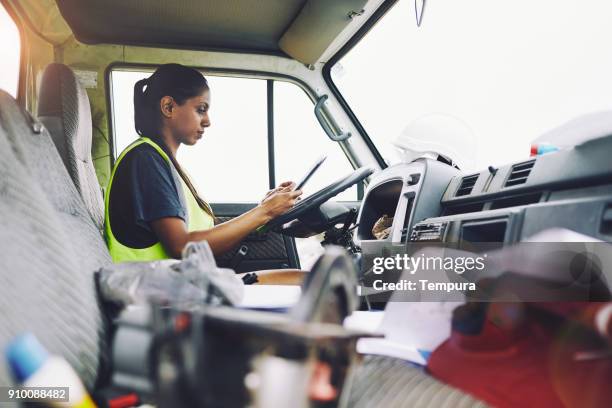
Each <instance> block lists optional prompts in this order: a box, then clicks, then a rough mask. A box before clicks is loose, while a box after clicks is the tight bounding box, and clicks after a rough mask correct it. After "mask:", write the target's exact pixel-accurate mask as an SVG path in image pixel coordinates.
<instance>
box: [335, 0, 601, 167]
mask: <svg viewBox="0 0 612 408" xmlns="http://www.w3.org/2000/svg"><path fill="white" fill-rule="evenodd" d="M611 18H612V2H609V1H603V0H600V1H597V0H588V1H585V0H572V1H569V0H568V1H558V0H539V1H533V0H514V1H491V0H462V1H456V0H435V1H430V2H427V7H426V9H425V10H424V14H423V20H422V24H421V26H420V27H417V25H416V23H415V4H414V0H400V1H398V2H397V4H395V5H394V6H393V7H392V8H391V9H390V10H389V11H388V12H387V14H386V15H385V16H384V17H382V19H381V20H380V21H379V22H378V23H377V24H376V25H375V26H374V27H373V28H372V29H371V31H370V32H369V33H368V34H367V35H366V36H365V37H364V38H362V39H361V41H360V42H359V43H358V44H357V45H356V46H355V47H353V48H352V49H351V50H350V51H349V52H348V53H347V54H346V55H344V56H343V57H342V58H341V59H340V60H339V61H338V62H337V63H336V64H335V65H334V66H333V67H332V70H331V77H332V81H333V82H334V84H335V85H336V87H337V88H338V90H339V91H340V93H341V94H342V96H343V97H344V99H345V100H346V101H347V103H348V104H349V106H350V107H351V109H352V110H353V112H354V113H355V115H356V116H357V118H358V120H359V121H360V122H361V124H362V125H363V127H364V129H365V130H366V132H367V133H368V135H369V136H370V138H371V139H372V141H373V142H374V144H375V145H376V147H377V148H378V149H379V151H380V153H381V154H382V156H383V157H385V159H386V160H387V161H388V162H390V163H393V162H396V161H398V160H400V159H401V157H402V156H400V155H399V154H398V150H397V149H396V148H395V147H394V145H393V142H394V141H395V142H397V139H398V137H399V136H400V135H402V138H403V139H402V138H400V143H399V144H402V140H403V142H404V143H403V144H404V145H406V144H410V143H413V144H414V143H416V144H418V143H422V144H423V147H422V148H421V149H420V150H423V151H427V150H434V149H435V147H436V146H446V147H448V148H449V149H448V151H445V152H443V153H444V154H445V155H449V156H450V155H455V156H458V157H451V158H452V159H453V160H460V161H461V162H462V166H461V167H462V170H464V171H474V170H480V169H482V168H485V167H486V166H488V165H502V164H507V163H510V162H516V161H519V160H523V159H525V158H528V157H529V154H530V147H531V141H533V140H534V139H536V138H538V136H539V135H540V134H542V133H545V132H546V131H548V130H550V129H551V128H554V127H557V126H559V125H561V124H562V123H564V122H567V121H569V120H571V119H573V118H575V117H577V116H579V115H583V114H587V113H592V112H596V111H603V110H610V108H611V106H612V74H611V73H612V53H611V52H610V41H609V39H610V38H612V24H610V21H611ZM417 150H419V149H417Z"/></svg>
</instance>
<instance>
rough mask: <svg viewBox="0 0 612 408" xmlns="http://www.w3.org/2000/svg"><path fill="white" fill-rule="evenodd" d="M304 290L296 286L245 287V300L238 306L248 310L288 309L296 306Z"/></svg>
mask: <svg viewBox="0 0 612 408" xmlns="http://www.w3.org/2000/svg"><path fill="white" fill-rule="evenodd" d="M301 294H302V290H301V288H300V287H299V286H295V285H245V287H244V298H243V299H242V302H240V303H239V304H238V305H237V306H238V307H241V308H246V309H288V308H291V307H292V306H293V305H295V304H296V303H297V302H298V300H299V299H300V296H301Z"/></svg>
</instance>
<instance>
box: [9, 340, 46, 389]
mask: <svg viewBox="0 0 612 408" xmlns="http://www.w3.org/2000/svg"><path fill="white" fill-rule="evenodd" d="M47 358H49V353H48V352H47V350H46V349H45V347H44V346H43V345H42V344H40V342H39V341H38V339H37V338H36V336H34V335H33V334H32V333H26V334H23V335H21V336H18V337H16V338H15V339H14V340H13V341H12V342H11V343H10V344H9V345H8V347H7V348H6V359H7V360H8V363H9V366H10V367H11V371H12V372H13V376H14V377H15V380H17V381H18V382H20V383H22V382H24V381H25V380H26V379H27V378H28V377H30V376H31V375H32V374H34V373H35V372H36V371H37V370H38V369H39V368H40V367H41V366H42V365H43V364H44V363H45V361H46V360H47Z"/></svg>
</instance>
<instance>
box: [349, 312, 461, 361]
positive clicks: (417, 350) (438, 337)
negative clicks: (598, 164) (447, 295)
mask: <svg viewBox="0 0 612 408" xmlns="http://www.w3.org/2000/svg"><path fill="white" fill-rule="evenodd" d="M462 304H463V302H421V303H417V302H393V301H391V302H389V303H388V304H387V308H386V310H385V311H384V312H355V313H353V314H352V315H351V316H349V317H348V318H347V319H346V320H345V321H344V326H345V327H346V328H348V329H355V330H362V331H367V332H372V333H380V334H383V335H384V336H385V337H384V338H364V339H360V340H359V341H358V342H357V352H358V353H361V354H376V355H382V356H388V357H394V358H400V359H402V360H407V361H411V362H414V363H417V364H421V365H425V364H427V357H428V356H429V354H430V353H431V352H432V351H433V350H434V349H435V348H436V347H438V346H439V345H440V344H441V343H442V342H443V341H444V340H446V339H447V338H448V337H449V336H450V333H451V319H452V313H453V310H454V309H455V308H456V307H457V306H459V305H462Z"/></svg>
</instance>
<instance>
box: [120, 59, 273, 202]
mask: <svg viewBox="0 0 612 408" xmlns="http://www.w3.org/2000/svg"><path fill="white" fill-rule="evenodd" d="M149 75H151V72H131V71H123V70H114V71H113V72H112V73H111V90H112V102H113V112H112V118H113V135H114V154H115V158H116V157H117V156H118V155H119V154H120V153H121V152H122V151H123V149H125V147H126V146H127V145H129V144H130V143H131V142H133V141H134V140H135V139H136V138H137V137H138V135H137V134H136V130H135V129H134V105H133V95H134V84H135V83H136V81H138V80H140V79H142V78H144V77H147V76H149ZM206 78H207V80H208V84H209V86H210V89H211V97H210V99H211V104H210V111H209V114H210V121H211V126H210V127H209V128H207V129H206V131H205V133H204V137H203V138H202V140H200V141H199V142H198V143H197V144H196V145H195V146H190V147H188V148H185V147H183V148H181V149H180V150H179V153H178V159H179V161H180V163H181V164H182V165H183V166H184V168H185V169H186V170H187V172H188V173H189V174H190V176H191V179H192V181H193V183H194V184H195V185H196V188H197V189H198V191H199V192H200V194H202V196H203V197H204V198H205V199H206V200H207V201H209V202H211V203H218V202H225V203H229V202H236V203H237V202H259V201H260V200H261V199H262V198H263V196H264V194H265V192H266V191H268V159H267V157H268V156H267V155H268V153H267V151H268V150H267V149H268V147H267V146H268V145H267V143H268V142H267V140H268V139H267V137H268V136H267V128H268V127H267V114H266V109H267V105H266V81H265V80H260V79H246V78H232V77H220V76H212V75H207V76H206Z"/></svg>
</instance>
